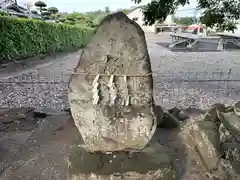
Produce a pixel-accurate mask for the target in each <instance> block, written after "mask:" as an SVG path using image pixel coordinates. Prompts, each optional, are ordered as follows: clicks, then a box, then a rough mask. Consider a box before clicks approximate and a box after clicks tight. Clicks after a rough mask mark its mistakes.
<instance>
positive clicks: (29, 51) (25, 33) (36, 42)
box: [0, 17, 93, 62]
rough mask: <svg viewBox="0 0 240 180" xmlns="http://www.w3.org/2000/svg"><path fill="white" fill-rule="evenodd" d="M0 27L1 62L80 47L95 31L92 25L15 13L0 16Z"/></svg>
mask: <svg viewBox="0 0 240 180" xmlns="http://www.w3.org/2000/svg"><path fill="white" fill-rule="evenodd" d="M0 27H1V32H0V34H1V40H0V62H1V61H6V60H12V59H20V58H27V57H32V56H37V55H40V54H45V53H50V52H56V51H65V50H71V49H76V48H81V47H83V46H84V45H86V43H87V42H88V40H89V38H90V37H91V36H92V34H93V29H91V28H86V27H85V28H83V27H75V26H71V25H66V24H56V23H46V22H44V21H41V20H29V19H20V18H13V17H0Z"/></svg>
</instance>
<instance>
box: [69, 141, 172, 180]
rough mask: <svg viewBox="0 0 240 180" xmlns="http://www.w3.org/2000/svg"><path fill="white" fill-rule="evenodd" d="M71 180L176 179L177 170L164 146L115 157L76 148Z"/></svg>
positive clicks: (152, 143) (153, 146) (119, 153)
mask: <svg viewBox="0 0 240 180" xmlns="http://www.w3.org/2000/svg"><path fill="white" fill-rule="evenodd" d="M68 163H69V180H175V179H176V174H175V171H174V170H173V169H172V168H171V161H170V159H169V157H168V155H167V154H166V152H165V149H164V148H163V146H161V145H160V144H159V143H158V142H156V141H155V142H151V143H149V144H148V145H147V147H145V148H144V149H143V150H142V151H141V152H132V153H128V152H124V151H118V152H113V153H111V154H105V153H102V152H94V153H90V152H87V151H86V149H85V148H84V147H81V146H76V145H75V146H73V148H72V151H71V155H70V156H69V159H68Z"/></svg>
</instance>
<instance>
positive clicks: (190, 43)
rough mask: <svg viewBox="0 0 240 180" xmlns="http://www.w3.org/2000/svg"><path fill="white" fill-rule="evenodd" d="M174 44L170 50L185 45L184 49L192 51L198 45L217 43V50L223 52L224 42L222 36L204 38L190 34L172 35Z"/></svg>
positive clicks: (170, 46)
mask: <svg viewBox="0 0 240 180" xmlns="http://www.w3.org/2000/svg"><path fill="white" fill-rule="evenodd" d="M170 36H171V37H172V44H170V45H169V48H174V47H179V46H180V45H184V47H186V48H189V49H192V48H193V47H194V46H195V45H196V44H197V43H202V42H204V43H208V42H210V43H215V44H217V50H223V41H222V38H221V36H203V35H197V34H190V33H172V34H170Z"/></svg>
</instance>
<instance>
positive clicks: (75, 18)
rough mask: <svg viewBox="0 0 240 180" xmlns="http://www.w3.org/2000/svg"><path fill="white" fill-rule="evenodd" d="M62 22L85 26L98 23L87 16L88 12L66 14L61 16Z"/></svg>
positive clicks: (93, 25) (94, 25)
mask: <svg viewBox="0 0 240 180" xmlns="http://www.w3.org/2000/svg"><path fill="white" fill-rule="evenodd" d="M58 19H59V21H60V22H63V23H66V24H71V25H77V26H79V25H80V26H84V27H92V28H94V27H96V23H95V22H94V21H93V20H92V18H91V17H89V16H87V15H86V14H82V13H78V12H74V13H70V14H64V15H62V16H60V17H59V18H58Z"/></svg>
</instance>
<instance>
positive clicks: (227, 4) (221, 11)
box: [132, 0, 240, 31]
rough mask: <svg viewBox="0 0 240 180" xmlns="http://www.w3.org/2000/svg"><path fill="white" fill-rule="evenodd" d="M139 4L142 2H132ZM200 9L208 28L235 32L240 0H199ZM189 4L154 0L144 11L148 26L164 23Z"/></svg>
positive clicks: (187, 1) (239, 17)
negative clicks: (180, 7)
mask: <svg viewBox="0 0 240 180" xmlns="http://www.w3.org/2000/svg"><path fill="white" fill-rule="evenodd" d="M132 1H134V2H135V3H137V4H139V3H140V2H141V1H142V0H132ZM197 2H198V6H197V8H198V9H201V10H202V11H203V12H202V14H201V17H200V21H201V22H202V23H203V24H205V25H206V26H207V27H211V28H212V27H215V28H216V29H217V30H222V31H223V30H227V31H230V30H231V31H234V29H236V28H237V24H238V22H239V19H240V1H239V0H197ZM186 4H189V0H154V1H151V2H150V3H148V4H147V5H145V6H144V7H143V9H142V11H143V14H144V17H145V18H144V20H145V24H146V25H152V24H154V23H155V21H156V20H161V21H164V20H165V19H166V17H167V16H168V15H171V14H174V13H175V12H176V10H177V8H178V7H179V6H185V5H186Z"/></svg>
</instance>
